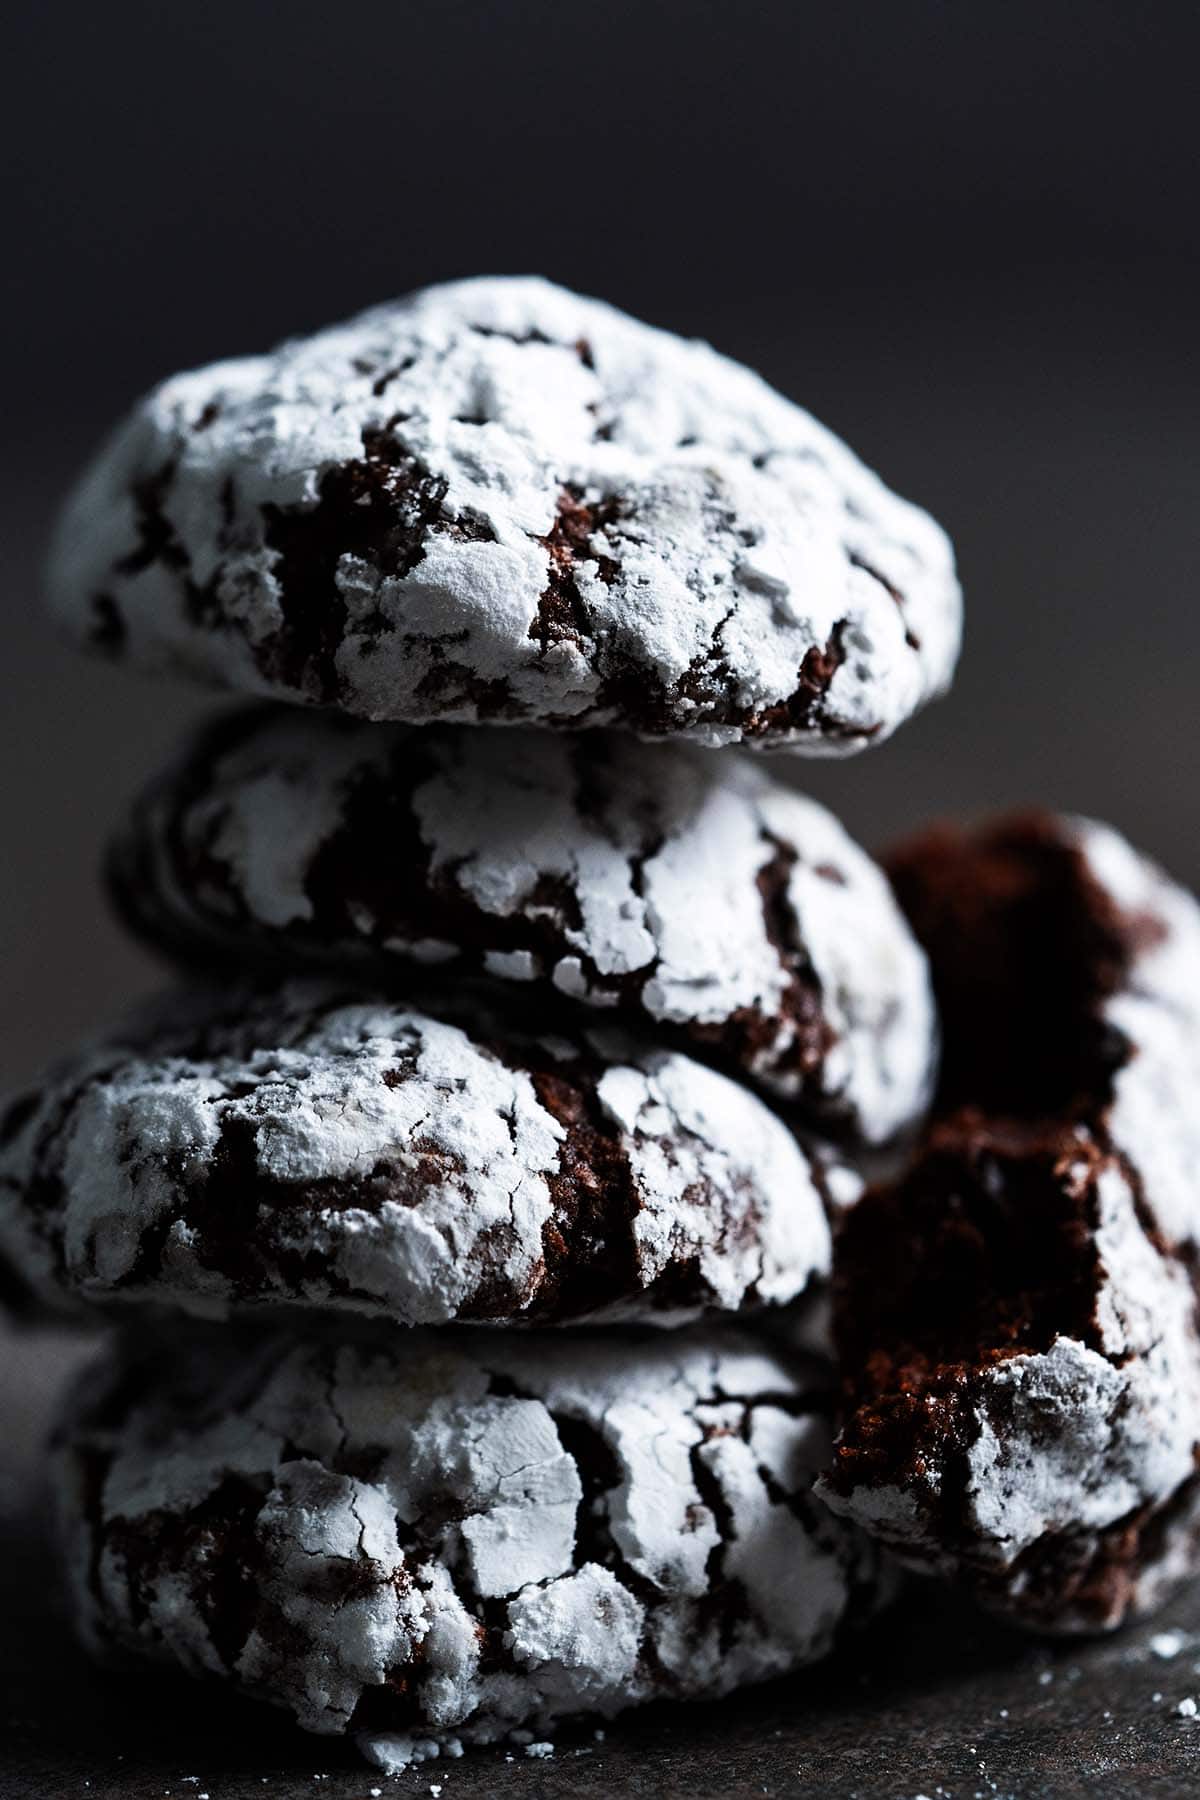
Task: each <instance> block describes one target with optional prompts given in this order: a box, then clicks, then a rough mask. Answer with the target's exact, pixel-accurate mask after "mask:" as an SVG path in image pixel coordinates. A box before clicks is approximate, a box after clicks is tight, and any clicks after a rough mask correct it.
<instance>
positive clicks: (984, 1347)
mask: <svg viewBox="0 0 1200 1800" xmlns="http://www.w3.org/2000/svg"><path fill="white" fill-rule="evenodd" d="M890 866H891V872H892V876H893V879H894V881H895V883H896V886H897V890H898V893H899V895H900V898H901V901H902V903H903V905H904V906H905V908H906V910H907V912H908V915H909V917H910V919H911V921H912V923H913V926H914V929H915V930H916V933H917V936H918V938H919V939H920V940H921V942H922V943H923V944H924V945H925V947H926V949H927V951H928V952H929V956H930V960H931V965H932V970H933V977H934V984H935V989H936V992H937V995H938V998H939V1000H940V1003H941V1009H942V1016H943V1020H944V1027H945V1038H946V1044H945V1060H944V1065H943V1075H942V1090H941V1094H940V1098H939V1104H938V1109H937V1114H936V1117H935V1119H934V1122H933V1124H932V1125H931V1127H930V1129H929V1131H928V1133H927V1135H926V1138H925V1140H924V1142H923V1144H922V1145H921V1147H920V1149H919V1151H918V1153H917V1155H916V1157H915V1159H914V1160H913V1162H912V1163H911V1165H910V1166H909V1167H908V1169H907V1171H906V1172H905V1174H904V1175H903V1177H902V1178H901V1179H900V1180H899V1181H898V1182H896V1183H895V1184H893V1185H891V1186H885V1187H879V1188H876V1189H874V1190H873V1191H872V1192H870V1193H869V1194H868V1195H867V1197H866V1198H865V1199H864V1200H863V1201H862V1203H861V1204H860V1205H859V1206H858V1207H857V1208H855V1209H854V1210H853V1211H852V1212H851V1213H850V1215H849V1217H848V1219H847V1221H846V1223H845V1226H844V1228H843V1230H842V1232H841V1235H840V1239H839V1243H838V1248H837V1258H836V1261H837V1275H836V1282H835V1293H834V1312H835V1326H836V1333H837V1337H838V1341H839V1349H840V1354H841V1357H842V1361H843V1368H844V1377H845V1401H846V1416H845V1423H844V1427H843V1429H842V1432H841V1437H840V1440H839V1443H838V1447H837V1452H836V1456H835V1459H834V1461H833V1464H832V1468H831V1471H830V1472H829V1473H828V1475H827V1476H826V1478H825V1479H824V1480H823V1482H822V1484H821V1491H822V1492H823V1494H824V1496H825V1498H826V1499H827V1501H828V1503H829V1504H830V1505H831V1506H833V1507H834V1508H835V1510H837V1511H838V1512H839V1513H842V1514H844V1515H845V1516H846V1517H848V1518H851V1519H853V1520H855V1521H857V1522H858V1523H860V1524H862V1525H864V1526H866V1527H867V1528H868V1529H869V1530H870V1531H872V1532H873V1533H875V1534H876V1535H877V1536H878V1537H879V1538H880V1539H882V1540H883V1542H885V1543H886V1544H888V1545H890V1546H891V1547H892V1548H893V1549H895V1550H897V1551H898V1552H900V1553H901V1554H902V1556H903V1557H904V1558H905V1559H906V1560H908V1561H909V1562H910V1563H912V1564H914V1565H916V1566H919V1567H926V1568H933V1569H940V1570H946V1571H952V1572H955V1573H957V1574H958V1575H960V1576H961V1577H963V1578H965V1579H966V1581H967V1582H968V1583H969V1584H971V1585H973V1586H974V1588H975V1589H976V1591H977V1592H978V1593H979V1595H980V1596H981V1598H982V1599H983V1600H984V1601H985V1602H986V1603H988V1604H989V1605H991V1606H993V1607H995V1608H997V1609H998V1610H1000V1611H1003V1612H1005V1613H1007V1614H1009V1615H1011V1616H1012V1617H1013V1618H1015V1619H1016V1620H1018V1621H1019V1622H1021V1623H1023V1624H1026V1625H1030V1626H1034V1627H1036V1628H1039V1629H1046V1630H1059V1631H1086V1630H1093V1629H1102V1628H1107V1627H1110V1626H1113V1625H1116V1624H1118V1623H1120V1622H1121V1620H1122V1619H1123V1618H1125V1617H1126V1616H1128V1615H1132V1614H1136V1613H1138V1612H1141V1611H1145V1610H1148V1609H1149V1607H1150V1606H1152V1605H1153V1604H1154V1603H1155V1602H1156V1601H1157V1600H1158V1599H1159V1598H1161V1597H1162V1594H1163V1592H1164V1591H1165V1589H1166V1587H1167V1586H1168V1585H1169V1583H1170V1582H1171V1580H1173V1579H1177V1578H1178V1577H1179V1576H1180V1575H1181V1574H1182V1573H1184V1572H1187V1571H1188V1570H1189V1568H1190V1569H1192V1570H1194V1568H1195V1566H1196V1561H1197V1551H1198V1549H1200V1476H1198V1475H1197V1467H1198V1464H1200V1335H1198V1329H1197V1294H1196V1280H1195V1269H1196V1263H1197V1255H1198V1252H1200V1185H1198V1171H1200V1111H1198V1110H1197V1106H1196V1094H1197V1092H1200V909H1197V907H1196V904H1195V902H1194V901H1193V900H1192V899H1191V898H1190V897H1189V896H1188V895H1186V894H1185V893H1183V892H1182V891H1181V890H1180V889H1179V888H1177V887H1176V886H1174V885H1173V884H1172V883H1171V882H1170V881H1168V880H1167V878H1166V877H1165V876H1164V875H1162V874H1161V873H1160V872H1159V871H1158V870H1157V869H1155V868H1154V867H1153V866H1152V865H1150V864H1149V863H1147V862H1146V861H1144V860H1143V859H1142V858H1140V857H1139V856H1138V855H1136V854H1135V852H1134V851H1133V850H1132V849H1131V848H1130V847H1129V845H1128V844H1126V843H1125V842H1124V841H1123V840H1122V839H1121V838H1119V837H1118V836H1117V835H1116V834H1115V833H1114V832H1112V831H1110V830H1107V829H1106V828H1104V827H1102V826H1098V825H1093V824H1089V823H1087V822H1085V821H1080V820H1074V819H1055V818H1051V817H1047V816H1041V815H1034V816H1028V817H1018V818H1014V819H1008V820H1003V821H1001V822H999V823H998V824H992V825H985V826H984V827H982V828H981V829H979V830H977V831H968V832H955V831H949V830H947V831H934V832H932V833H930V834H928V835H926V836H924V837H922V838H920V839H918V840H917V841H916V842H914V843H912V844H910V845H908V846H906V847H904V848H902V849H901V850H899V851H898V852H897V853H896V854H895V856H894V857H893V859H892V861H891V865H890Z"/></svg>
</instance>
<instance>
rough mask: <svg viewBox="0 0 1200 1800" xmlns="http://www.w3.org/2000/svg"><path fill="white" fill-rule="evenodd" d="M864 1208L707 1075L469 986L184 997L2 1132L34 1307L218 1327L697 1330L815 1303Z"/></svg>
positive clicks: (818, 1162)
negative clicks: (371, 1324)
mask: <svg viewBox="0 0 1200 1800" xmlns="http://www.w3.org/2000/svg"><path fill="white" fill-rule="evenodd" d="M856 1191H857V1182H856V1178H855V1177H854V1175H853V1174H852V1173H851V1172H850V1171H849V1170H848V1169H847V1168H844V1167H843V1166H842V1165H841V1164H839V1163H838V1162H837V1161H836V1160H835V1159H834V1158H833V1157H832V1155H830V1154H827V1153H825V1152H824V1151H821V1150H818V1149H816V1148H814V1149H813V1150H812V1151H811V1152H809V1151H806V1150H804V1149H803V1148H801V1146H800V1145H799V1144H798V1143H797V1141H796V1139H795V1138H794V1137H793V1136H792V1134H791V1133H790V1132H789V1131H788V1130H787V1128H786V1127H785V1126H784V1125H783V1124H782V1123H781V1122H780V1121H779V1120H778V1119H777V1118H776V1117H775V1116H774V1114H773V1113H771V1112H770V1111H768V1109H767V1108H766V1107H765V1106H764V1105H763V1104H762V1103H761V1102H760V1101H759V1100H757V1099H755V1097H754V1096H753V1095H752V1094H750V1093H749V1092H747V1091H746V1090H745V1089H744V1088H742V1087H739V1086H738V1085H737V1084H736V1083H734V1082H732V1081H729V1080H728V1079H727V1078H726V1077H724V1076H722V1075H719V1074H717V1073H714V1072H713V1071H712V1070H710V1069H708V1068H707V1067H705V1066H703V1065H701V1064H699V1063H696V1062H693V1061H691V1060H690V1059H689V1058H687V1057H685V1056H682V1055H680V1054H678V1053H676V1052H673V1051H670V1050H660V1049H653V1048H651V1049H647V1048H646V1047H645V1046H644V1045H643V1046H639V1045H638V1044H636V1043H634V1042H633V1041H632V1040H630V1039H629V1038H628V1037H626V1036H623V1035H621V1034H619V1033H617V1032H614V1031H612V1030H611V1029H597V1030H593V1031H581V1032H579V1033H577V1034H576V1035H575V1036H574V1037H571V1038H566V1037H563V1036H561V1035H553V1036H551V1035H546V1034H542V1035H539V1034H538V1033H537V1032H536V1031H516V1030H514V1029H512V1028H510V1027H509V1026H508V1025H507V1024H505V1023H502V1022H501V1021H500V1020H499V1019H494V1018H491V1017H489V1015H488V1013H487V1012H486V1010H485V1009H484V1008H483V1007H482V1005H481V1004H480V1002H479V1000H478V997H477V996H475V995H472V994H470V993H464V994H462V995H460V996H459V998H458V1000H457V1001H454V1000H452V998H451V996H449V995H443V996H442V997H441V998H440V1000H439V1002H438V1007H437V1011H436V1012H435V1013H430V1012H424V1011H419V1010H416V1009H414V1008H413V1007H412V1006H411V1005H405V1004H402V1003H399V1002H394V1001H391V1000H387V999H379V998H372V997H369V996H368V997H365V998H364V997H363V996H362V995H361V994H353V993H349V994H348V993H347V992H346V991H345V990H342V989H335V988H332V987H328V986H324V985H322V984H320V983H303V982H295V983H291V984H288V985H285V986H284V987H282V988H280V989H278V990H269V991H266V992H255V993H251V992H245V993H239V992H236V991H235V992H234V993H232V994H229V995H226V996H222V997H220V998H216V999H214V998H212V997H210V996H208V995H192V994H184V995H175V996H172V997H169V998H168V999H167V1000H166V1001H165V1002H163V1003H162V1004H160V1005H158V1006H157V1007H153V1008H151V1009H150V1010H149V1011H144V1012H142V1013H139V1014H137V1015H135V1016H134V1017H132V1018H131V1019H130V1020H129V1021H128V1022H127V1023H126V1025H125V1026H124V1027H122V1028H121V1029H119V1030H118V1031H117V1032H115V1033H114V1034H113V1035H112V1037H111V1038H110V1039H109V1040H108V1041H106V1042H104V1043H101V1044H98V1045H96V1046H93V1047H91V1048H88V1049H86V1050H84V1051H83V1052H81V1053H80V1054H79V1055H78V1056H77V1057H76V1059H75V1060H74V1062H72V1063H68V1064H67V1065H65V1066H64V1067H61V1068H60V1069H59V1070H58V1071H57V1072H55V1073H54V1074H53V1075H52V1076H51V1077H50V1078H49V1079H48V1080H47V1081H46V1082H45V1083H44V1084H43V1085H42V1086H41V1087H39V1088H37V1089H35V1090H33V1091H32V1092H30V1093H28V1094H26V1095H23V1096H21V1097H19V1098H17V1099H16V1100H14V1101H13V1102H12V1103H11V1104H10V1105H9V1107H8V1109H7V1111H6V1113H5V1114H4V1115H3V1119H2V1121H0V1245H2V1246H3V1248H4V1251H5V1254H6V1255H7V1257H8V1258H9V1259H10V1260H11V1262H12V1263H13V1265H14V1266H15V1268H16V1270H17V1271H18V1273H19V1274H21V1275H22V1276H23V1277H24V1278H25V1280H26V1281H27V1282H28V1283H29V1285H30V1287H31V1288H32V1289H33V1290H34V1291H35V1292H37V1293H40V1294H41V1295H43V1296H44V1297H45V1298H46V1299H48V1300H50V1301H51V1302H56V1301H57V1302H59V1303H67V1304H70V1303H71V1302H75V1303H83V1302H90V1303H92V1304H97V1305H108V1304H112V1305H116V1304H118V1303H125V1304H128V1303H130V1302H142V1303H144V1304H146V1305H152V1306H157V1307H159V1308H163V1307H168V1308H176V1309H178V1308H182V1309H184V1310H186V1311H188V1312H191V1313H196V1314H202V1315H206V1316H213V1317H221V1316H224V1315H225V1314H227V1313H229V1312H231V1311H234V1312H236V1311H239V1310H244V1309H247V1308H255V1307H267V1306H272V1305H278V1304H288V1305H292V1306H300V1307H307V1308H311V1309H316V1310H319V1311H326V1312H341V1313H343V1314H345V1313H364V1314H374V1315H378V1316H381V1317H385V1318H388V1319H390V1320H393V1321H396V1322H400V1323H403V1324H406V1325H411V1324H437V1323H444V1322H446V1321H451V1320H489V1321H504V1322H508V1323H522V1322H525V1323H544V1324H551V1323H561V1322H564V1321H570V1320H575V1319H580V1318H584V1317H602V1318H604V1319H608V1320H613V1319H636V1320H646V1321H649V1322H655V1323H660V1324H677V1323H678V1322H679V1321H680V1320H682V1319H686V1318H688V1317H691V1316H694V1315H695V1314H697V1313H699V1312H700V1311H702V1310H703V1309H705V1308H710V1307H711V1308H720V1309H728V1310H732V1309H734V1308H738V1307H749V1306H754V1305H768V1304H777V1303H782V1302H784V1301H788V1300H791V1299H793V1298H795V1297H796V1296H797V1295H799V1294H801V1293H802V1292H803V1291H804V1289H805V1288H806V1287H807V1285H808V1283H809V1282H810V1280H811V1279H812V1278H813V1277H814V1276H816V1275H820V1274H824V1273H825V1272H826V1271H827V1269H828V1264H829V1253H830V1252H829V1232H828V1227H827V1225H826V1222H825V1210H824V1204H825V1199H826V1197H830V1198H832V1199H834V1200H836V1199H838V1198H839V1197H844V1196H846V1195H847V1194H850V1195H853V1194H854V1193H855V1192H856Z"/></svg>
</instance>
